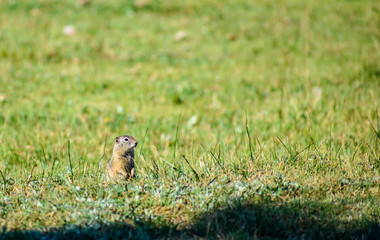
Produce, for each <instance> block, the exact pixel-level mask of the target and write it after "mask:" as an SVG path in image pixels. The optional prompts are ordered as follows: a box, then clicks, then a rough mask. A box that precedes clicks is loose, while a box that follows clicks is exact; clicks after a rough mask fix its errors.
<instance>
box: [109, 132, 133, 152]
mask: <svg viewBox="0 0 380 240" xmlns="http://www.w3.org/2000/svg"><path fill="white" fill-rule="evenodd" d="M137 143H138V142H137V140H136V139H135V138H134V137H132V136H127V135H122V136H118V137H117V138H116V139H115V146H114V148H115V149H118V150H119V149H120V150H123V151H125V152H128V151H131V150H134V148H135V147H136V146H137Z"/></svg>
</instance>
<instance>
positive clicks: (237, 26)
mask: <svg viewBox="0 0 380 240" xmlns="http://www.w3.org/2000/svg"><path fill="white" fill-rule="evenodd" d="M379 93H380V4H379V2H378V1H370V0H367V1H349V0H345V1H297V0H289V1H264V0H257V1H248V0H234V1H232V0H227V1H217V0H202V1H199V0H185V1H164V0H156V1H153V0H139V1H137V0H136V1H132V0H128V1H104V0H93V1H85V0H82V1H74V0H67V1H54V0H43V1H42V0H41V1H30V0H17V1H16V0H13V1H10V0H9V1H8V0H3V1H1V2H0V158H1V162H0V169H2V173H3V174H4V177H3V180H4V179H7V178H9V179H12V180H14V181H15V183H14V186H13V190H12V188H11V190H9V191H11V192H12V191H13V193H14V194H16V192H17V191H16V190H15V189H17V188H18V187H20V188H22V186H23V184H25V183H24V182H23V181H24V180H25V179H27V178H28V176H30V173H31V172H33V171H34V172H35V173H34V175H35V176H39V177H41V179H42V178H44V176H46V175H44V174H45V172H48V171H50V170H51V169H53V168H54V167H53V166H55V164H56V171H57V174H63V175H64V174H68V172H70V171H71V172H73V169H71V170H70V168H69V163H68V159H67V157H68V149H67V142H68V141H70V143H71V145H70V146H71V149H70V151H71V160H72V162H73V166H74V169H75V171H76V172H75V174H77V178H81V179H82V180H83V181H86V180H85V179H86V176H89V175H88V174H97V176H99V177H100V178H101V174H100V173H101V171H98V167H99V165H98V164H99V163H100V166H104V164H105V162H106V161H107V160H108V158H109V156H110V154H111V152H110V151H111V148H112V143H113V140H114V138H115V137H116V136H118V135H122V134H128V135H133V136H134V137H135V138H136V139H138V140H139V142H140V144H139V146H138V151H137V153H138V154H137V160H136V164H137V168H138V171H140V174H141V176H142V177H146V178H149V176H150V175H151V172H150V171H151V169H152V166H154V163H153V161H157V163H158V164H159V165H160V166H161V167H162V169H163V170H162V172H158V173H159V174H160V173H161V174H163V175H165V174H167V175H168V176H169V178H170V177H173V178H177V175H171V173H168V172H165V171H166V170H165V169H170V166H176V167H177V168H178V169H181V170H182V171H184V172H186V171H188V172H190V173H191V172H192V170H191V168H190V167H189V166H188V165H187V164H186V163H185V162H184V161H183V159H182V157H181V156H182V154H184V155H185V156H187V158H188V160H189V162H190V164H191V165H192V167H193V168H194V169H195V171H198V172H202V171H204V174H205V177H204V179H203V180H202V179H201V180H199V181H200V182H202V181H203V182H209V181H210V180H212V179H213V178H214V176H216V175H218V174H221V175H222V176H224V175H228V176H233V177H235V178H237V179H240V178H241V177H242V176H243V177H244V178H246V179H247V178H248V179H250V177H263V176H264V177H266V176H268V177H269V176H272V174H273V173H274V172H276V173H281V174H283V175H286V176H288V178H290V179H293V180H297V181H298V182H300V183H302V182H303V183H305V184H315V185H316V186H319V187H321V186H322V187H321V188H322V189H330V187H326V186H325V185H324V184H327V183H326V182H325V181H326V179H341V178H349V179H361V178H363V177H364V178H366V177H374V176H378V174H379V169H380V164H379V163H378V162H379V139H378V138H379V136H380V135H379V129H380V125H379V122H378V115H379V114H378V113H377V111H378V109H379V104H380V94H379ZM371 124H372V126H371ZM248 133H249V134H250V135H249V137H250V138H249V140H248ZM376 134H378V135H376ZM104 149H105V156H104V157H103V158H102V159H101V157H102V155H103V151H104ZM218 149H219V150H218ZM306 150H307V151H306ZM218 151H219V155H218V156H219V160H220V161H223V162H225V163H226V164H227V169H229V170H226V169H224V171H222V173H221V172H218V171H219V170H220V169H219V170H218V171H217V170H215V169H214V170H210V169H208V166H209V165H207V164H208V163H210V166H211V162H213V161H214V160H213V159H214V158H215V155H213V154H210V152H211V153H216V152H218ZM300 153H302V154H300ZM252 156H253V157H254V159H256V161H254V162H251V160H252ZM312 158H313V159H314V160H313V161H312V163H310V162H309V161H308V160H310V159H312ZM100 159H101V160H100ZM289 159H290V160H289ZM83 164H84V165H85V166H87V168H86V167H84V168H83V166H84V165H83ZM205 164H206V167H205ZM212 164H214V165H212V166H214V167H215V166H218V165H215V164H216V163H212ZM219 166H220V165H219ZM207 169H208V170H207ZM160 171H161V170H160ZM258 171H261V172H258ZM52 172H53V171H52ZM64 176H66V175H64ZM22 179H24V180H22ZM272 180H273V179H272ZM272 180H270V179H269V180H268V181H269V182H271V181H272ZM141 181H144V180H141ZM162 181H164V180H162ZM168 181H169V180H168ZM273 181H274V180H273ZM371 181H372V180H371ZM373 181H375V182H376V181H377V182H378V180H373ZM3 182H4V183H5V182H6V180H4V181H3ZM91 184H92V183H91ZM331 184H332V185H331V186H335V185H334V184H333V183H332V182H331ZM327 185H329V184H327ZM17 186H18V187H17ZM5 188H6V186H4V189H5ZM332 188H334V187H332ZM368 191H370V192H372V193H373V194H374V195H373V196H372V198H375V199H376V198H377V199H379V198H378V197H379V189H378V187H377V188H376V187H374V189H369V190H368ZM318 194H320V193H319V192H318V193H316V195H318ZM356 194H359V193H356ZM343 196H344V197H347V198H350V196H352V193H343ZM356 196H359V195H356ZM374 196H375V197H374ZM169 205H170V204H169ZM368 209H370V208H368ZM368 209H367V210H363V211H364V212H366V213H367V214H368V213H369V212H368V211H370V210H368ZM187 214H189V213H187ZM10 216H11V215H6V216H5V217H3V219H7V218H8V219H9V218H10Z"/></svg>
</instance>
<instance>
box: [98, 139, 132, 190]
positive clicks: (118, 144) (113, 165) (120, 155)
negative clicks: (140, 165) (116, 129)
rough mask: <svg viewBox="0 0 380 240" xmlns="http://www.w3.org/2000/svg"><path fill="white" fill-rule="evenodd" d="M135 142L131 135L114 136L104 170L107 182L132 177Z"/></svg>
mask: <svg viewBox="0 0 380 240" xmlns="http://www.w3.org/2000/svg"><path fill="white" fill-rule="evenodd" d="M137 143H138V142H137V141H136V139H135V138H134V137H132V136H127V135H122V136H119V137H117V138H116V140H115V145H114V147H113V151H112V156H111V159H110V161H109V162H108V163H107V166H106V169H105V172H104V175H105V181H106V182H107V183H116V182H122V181H128V180H129V179H130V178H133V177H134V175H135V161H134V159H135V147H136V146H137Z"/></svg>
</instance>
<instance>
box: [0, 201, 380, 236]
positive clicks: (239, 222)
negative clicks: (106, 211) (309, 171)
mask: <svg viewBox="0 0 380 240" xmlns="http://www.w3.org/2000/svg"><path fill="white" fill-rule="evenodd" d="M343 209H344V206H338V205H336V204H326V203H321V202H317V201H309V202H299V201H294V202H290V203H280V202H276V201H270V200H269V201H268V200H265V201H260V202H259V203H245V204H243V203H240V202H239V201H234V202H232V203H230V204H228V205H226V206H223V207H221V208H217V209H214V210H212V211H210V212H207V213H204V214H202V215H200V216H199V217H198V218H197V219H195V221H194V224H193V225H190V226H188V227H186V228H184V229H180V230H179V229H177V226H176V225H173V224H157V223H155V222H154V221H134V225H133V226H132V225H130V224H126V223H124V222H113V223H110V224H103V223H100V224H98V225H97V226H88V227H83V226H72V227H64V228H62V229H50V230H49V231H46V232H39V231H22V230H18V231H6V230H3V231H2V232H1V235H0V239H152V238H153V239H156V238H174V239H179V238H211V239H215V238H217V239H220V238H222V239H225V238H229V239H231V238H232V239H252V238H256V237H257V238H259V239H379V238H380V222H379V220H374V221H370V220H368V218H367V217H362V218H361V219H360V220H349V219H350V215H352V214H354V213H353V212H350V211H349V210H348V209H345V210H343ZM341 211H343V213H344V214H340V218H338V217H337V213H339V212H340V213H342V212H341ZM342 216H345V218H346V219H347V220H342V219H341V218H343V217H342ZM374 219H379V218H374Z"/></svg>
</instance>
